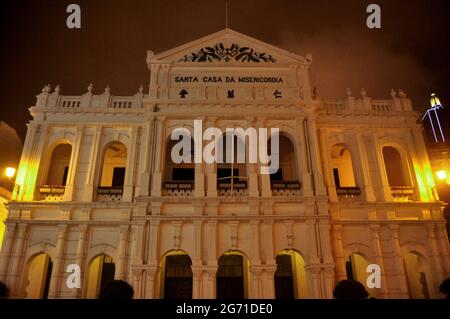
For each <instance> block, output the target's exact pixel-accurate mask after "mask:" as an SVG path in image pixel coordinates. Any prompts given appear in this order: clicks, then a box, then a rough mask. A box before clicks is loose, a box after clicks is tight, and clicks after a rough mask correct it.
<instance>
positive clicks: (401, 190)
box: [390, 186, 414, 201]
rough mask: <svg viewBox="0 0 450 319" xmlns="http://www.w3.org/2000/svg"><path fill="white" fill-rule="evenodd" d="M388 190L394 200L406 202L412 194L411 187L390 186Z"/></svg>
mask: <svg viewBox="0 0 450 319" xmlns="http://www.w3.org/2000/svg"><path fill="white" fill-rule="evenodd" d="M390 188H391V194H392V197H393V199H394V200H399V201H407V200H409V199H411V196H412V195H413V194H414V190H413V188H412V187H411V186H391V187H390Z"/></svg>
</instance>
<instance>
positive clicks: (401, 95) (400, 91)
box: [398, 89, 406, 99]
mask: <svg viewBox="0 0 450 319" xmlns="http://www.w3.org/2000/svg"><path fill="white" fill-rule="evenodd" d="M398 96H399V97H400V98H402V99H405V98H406V93H405V92H403V90H402V89H399V90H398Z"/></svg>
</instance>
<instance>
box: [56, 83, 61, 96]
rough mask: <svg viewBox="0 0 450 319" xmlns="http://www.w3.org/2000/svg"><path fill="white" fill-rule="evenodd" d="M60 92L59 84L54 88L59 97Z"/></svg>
mask: <svg viewBox="0 0 450 319" xmlns="http://www.w3.org/2000/svg"><path fill="white" fill-rule="evenodd" d="M60 91H61V88H60V87H59V84H58V85H56V87H55V93H56V94H58V95H59V92H60Z"/></svg>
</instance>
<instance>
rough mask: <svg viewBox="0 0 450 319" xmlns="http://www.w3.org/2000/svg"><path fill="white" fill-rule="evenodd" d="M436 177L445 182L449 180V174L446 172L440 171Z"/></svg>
mask: <svg viewBox="0 0 450 319" xmlns="http://www.w3.org/2000/svg"><path fill="white" fill-rule="evenodd" d="M436 176H437V178H438V180H440V181H443V180H444V179H446V178H447V172H446V171H444V170H439V171H437V172H436Z"/></svg>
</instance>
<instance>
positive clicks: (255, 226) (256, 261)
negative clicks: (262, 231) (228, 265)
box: [250, 220, 261, 265]
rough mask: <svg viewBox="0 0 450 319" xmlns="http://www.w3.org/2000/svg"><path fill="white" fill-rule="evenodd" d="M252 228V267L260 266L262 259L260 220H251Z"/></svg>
mask: <svg viewBox="0 0 450 319" xmlns="http://www.w3.org/2000/svg"><path fill="white" fill-rule="evenodd" d="M250 226H251V229H252V235H251V236H252V240H251V242H252V245H251V247H252V252H251V256H250V259H251V260H250V263H251V265H260V264H261V259H260V256H259V220H250Z"/></svg>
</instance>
